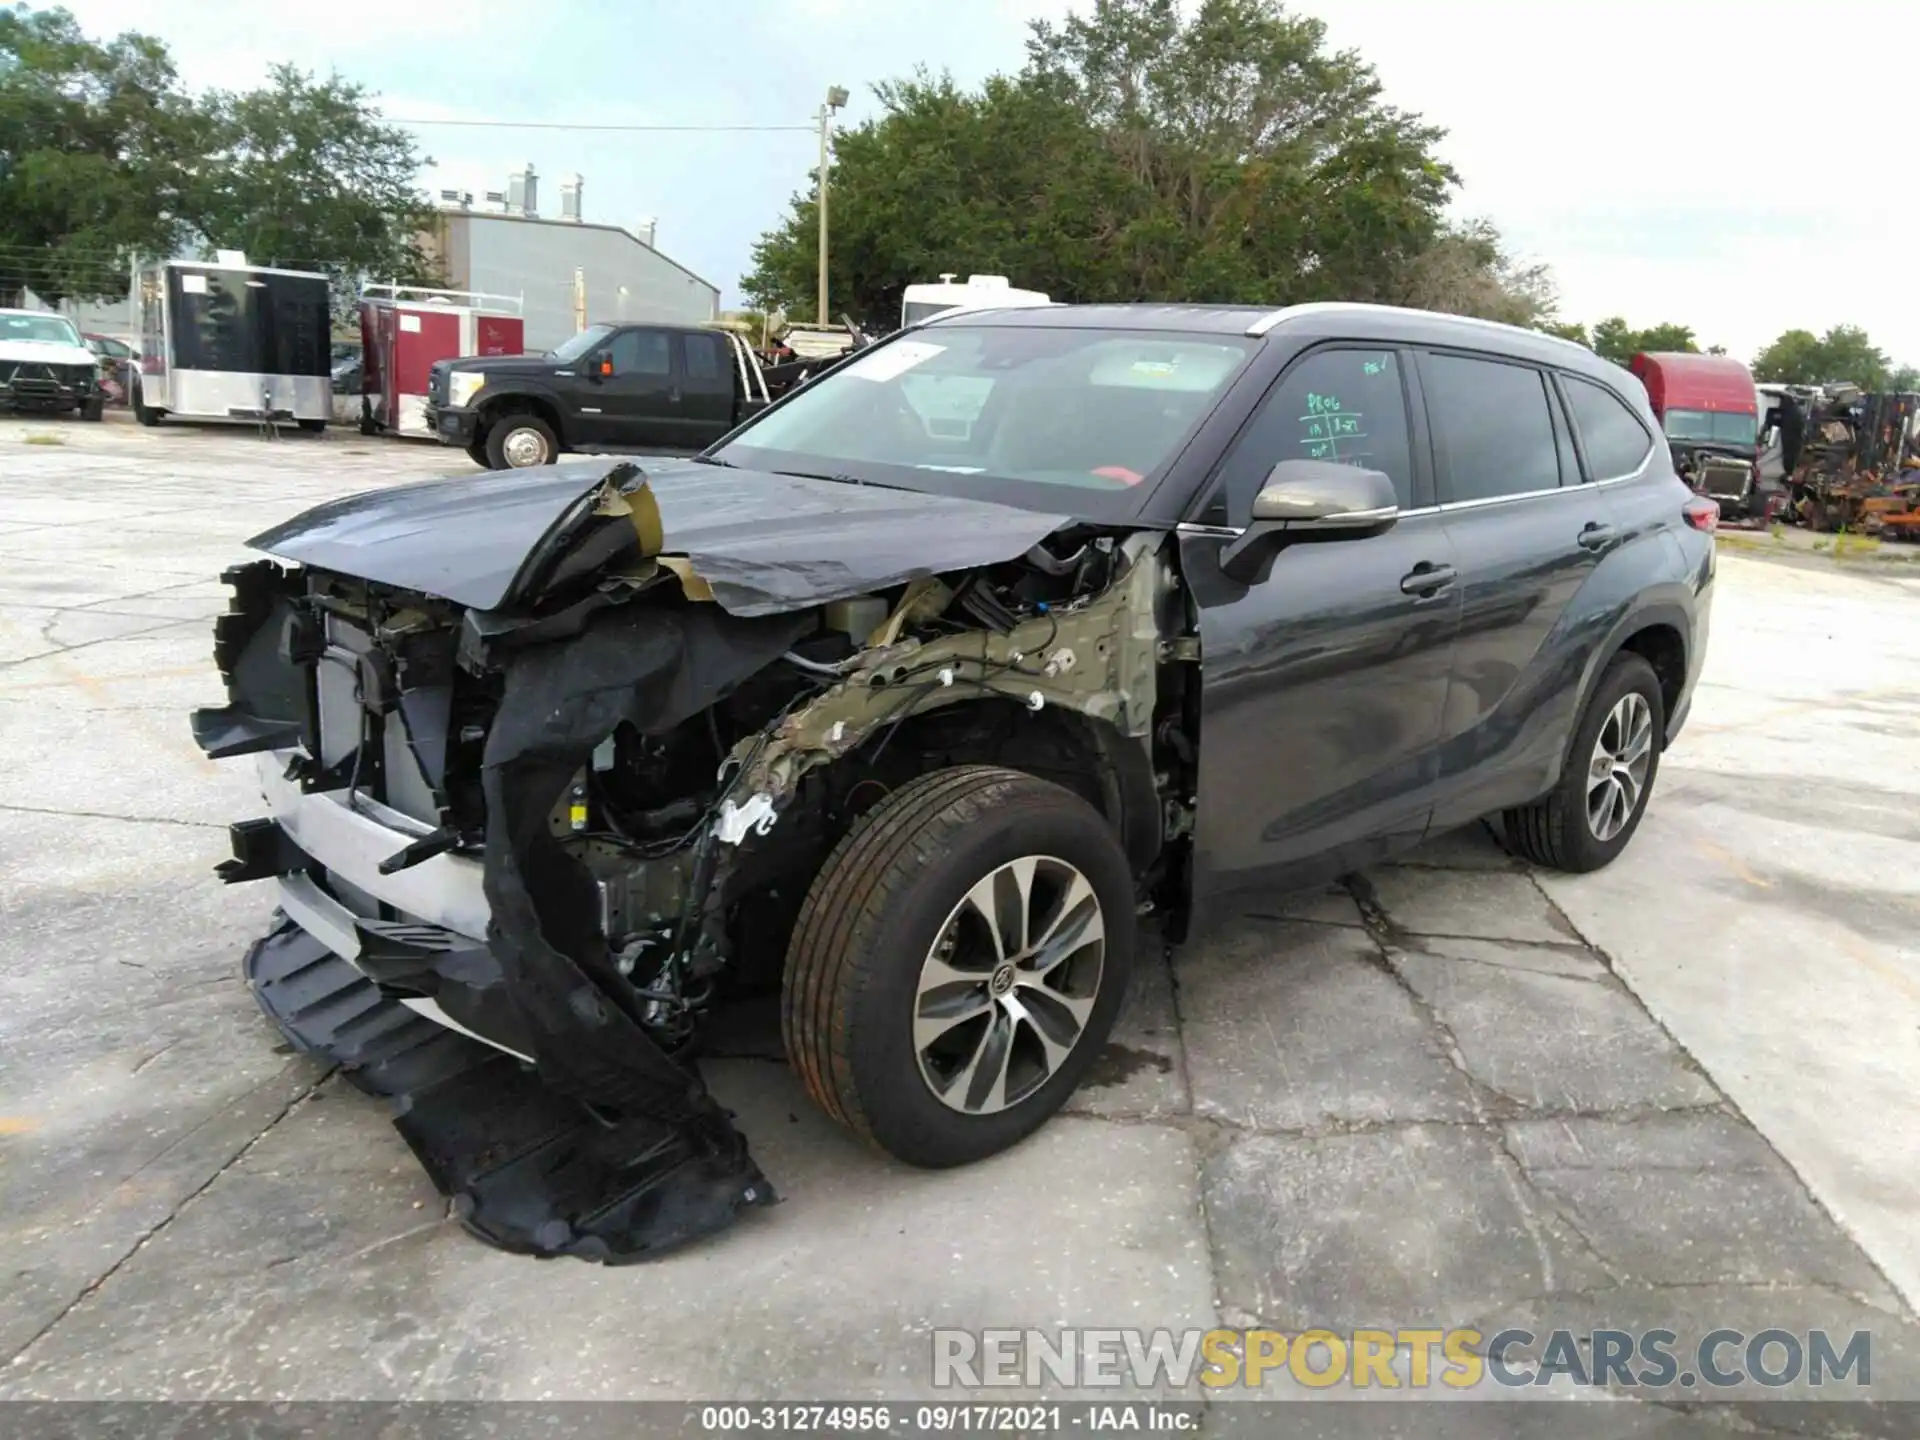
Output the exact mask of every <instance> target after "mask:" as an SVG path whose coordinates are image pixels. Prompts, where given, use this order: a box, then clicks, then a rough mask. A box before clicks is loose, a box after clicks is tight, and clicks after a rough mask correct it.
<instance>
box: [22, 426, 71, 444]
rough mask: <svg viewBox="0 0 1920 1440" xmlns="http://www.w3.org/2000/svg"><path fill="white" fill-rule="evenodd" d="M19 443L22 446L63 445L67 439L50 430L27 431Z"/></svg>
mask: <svg viewBox="0 0 1920 1440" xmlns="http://www.w3.org/2000/svg"><path fill="white" fill-rule="evenodd" d="M20 441H21V443H22V444H24V445H64V444H66V443H67V437H66V436H64V435H61V434H59V433H57V432H55V431H52V430H29V431H28V432H27V433H26V434H25V435H22V436H21V437H20Z"/></svg>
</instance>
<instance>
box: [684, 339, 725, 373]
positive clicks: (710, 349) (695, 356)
mask: <svg viewBox="0 0 1920 1440" xmlns="http://www.w3.org/2000/svg"><path fill="white" fill-rule="evenodd" d="M680 343H681V344H682V345H684V346H686V357H687V378H688V379H689V380H707V381H713V380H718V379H719V378H720V377H721V376H722V375H724V374H725V373H726V357H725V355H724V354H723V353H722V352H723V351H724V349H725V347H726V343H727V342H726V341H724V340H722V339H721V338H720V337H719V336H718V335H682V336H681V337H680Z"/></svg>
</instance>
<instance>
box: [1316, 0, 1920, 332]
mask: <svg viewBox="0 0 1920 1440" xmlns="http://www.w3.org/2000/svg"><path fill="white" fill-rule="evenodd" d="M1320 8H1321V10H1322V13H1324V14H1325V15H1326V18H1327V20H1328V22H1329V30H1330V33H1331V37H1332V39H1333V40H1334V41H1335V42H1336V43H1337V44H1341V45H1352V46H1355V47H1357V48H1358V49H1360V50H1361V52H1362V53H1363V54H1364V55H1365V56H1366V57H1367V58H1368V59H1369V60H1371V61H1373V62H1374V64H1375V65H1376V67H1377V68H1378V70H1379V71H1380V75H1381V78H1382V80H1383V81H1384V82H1385V85H1386V91H1387V95H1388V98H1389V99H1390V100H1392V101H1394V102H1395V103H1398V104H1401V105H1404V106H1406V107H1408V108H1410V109H1416V110H1420V111H1422V112H1424V113H1425V114H1426V116H1427V117H1428V118H1429V119H1431V120H1433V121H1434V122H1436V123H1438V124H1442V125H1445V126H1446V127H1447V128H1448V130H1449V131H1450V132H1451V133H1450V136H1449V139H1448V141H1447V143H1446V146H1445V152H1446V154H1447V156H1448V158H1449V159H1450V160H1451V161H1452V162H1453V164H1454V165H1455V166H1456V167H1457V168H1458V169H1459V171H1460V173H1461V176H1462V179H1463V180H1464V181H1465V187H1464V191H1463V193H1462V195H1461V198H1460V206H1461V208H1462V209H1463V210H1465V211H1467V212H1468V213H1473V214H1485V215H1488V216H1490V217H1491V218H1492V219H1493V220H1494V221H1495V222H1496V223H1497V224H1499V225H1500V226H1501V228H1502V229H1503V230H1504V231H1505V232H1506V233H1507V234H1508V235H1509V236H1510V237H1511V238H1512V239H1514V240H1515V241H1516V242H1518V243H1519V244H1520V245H1521V246H1523V247H1524V248H1525V249H1526V250H1527V251H1528V252H1529V253H1530V254H1531V255H1532V256H1533V257H1534V258H1537V259H1542V260H1545V261H1547V262H1548V263H1550V264H1551V265H1552V266H1553V269H1554V272H1555V274H1556V276H1557V278H1558V280H1559V283H1560V288H1561V293H1562V299H1563V304H1562V309H1563V310H1564V311H1565V312H1566V313H1567V314H1568V315H1569V316H1570V317H1573V318H1578V319H1585V320H1594V319H1598V318H1600V317H1602V316H1605V315H1611V314H1624V315H1625V316H1626V317H1627V318H1628V319H1629V320H1631V321H1633V322H1635V323H1638V324H1647V323H1653V322H1658V321H1664V320H1674V321H1679V322H1681V323H1684V324H1690V325H1692V326H1693V327H1694V329H1695V331H1696V333H1698V334H1699V335H1700V336H1701V338H1702V339H1703V340H1704V341H1707V342H1713V341H1718V342H1720V343H1723V344H1726V345H1727V346H1728V347H1729V348H1730V349H1732V350H1733V351H1734V353H1736V354H1746V355H1751V353H1752V352H1753V351H1755V350H1757V349H1758V348H1759V347H1760V346H1762V345H1764V344H1765V343H1766V342H1767V341H1769V340H1771V339H1772V338H1773V337H1774V336H1775V335H1777V334H1779V332H1780V331H1782V330H1784V329H1787V328H1789V327H1791V326H1802V327H1805V328H1809V329H1815V330H1819V329H1825V328H1826V327H1828V326H1830V325H1836V324H1859V325H1863V326H1865V327H1866V329H1867V330H1868V332H1869V333H1870V334H1871V335H1872V336H1873V337H1874V339H1875V340H1876V342H1877V343H1879V344H1880V345H1881V347H1882V348H1883V349H1887V350H1889V351H1891V352H1893V353H1894V354H1895V355H1896V356H1906V357H1910V358H1912V359H1914V360H1915V361H1916V362H1920V289H1916V288H1915V287H1914V286H1913V285H1912V284H1911V283H1910V281H1909V279H1908V278H1907V274H1906V263H1905V261H1904V259H1903V257H1902V254H1901V252H1902V250H1903V248H1905V246H1906V244H1907V243H1908V242H1903V241H1902V240H1901V239H1899V238H1898V237H1900V236H1902V235H1903V234H1911V233H1912V231H1913V227H1914V225H1915V223H1916V222H1917V221H1920V195H1916V192H1915V190H1914V188H1913V185H1912V175H1913V167H1912V160H1911V152H1910V151H1909V150H1908V149H1907V148H1906V142H1907V137H1909V136H1910V135H1911V133H1912V128H1913V126H1912V120H1911V118H1910V117H1911V115H1912V113H1913V112H1912V110H1911V103H1912V102H1911V101H1910V99H1909V98H1908V96H1907V94H1906V93H1903V87H1902V86H1901V85H1899V84H1898V83H1896V81H1897V79H1898V75H1899V68H1898V67H1899V66H1900V65H1901V64H1902V63H1903V62H1902V58H1901V57H1907V56H1912V55H1915V54H1917V53H1920V6H1896V5H1893V4H1886V5H1879V4H1868V5H1865V6H1860V7H1857V8H1856V9H1855V10H1853V11H1851V12H1848V15H1847V18H1845V19H1844V20H1842V19H1836V18H1834V17H1831V16H1827V15H1826V14H1825V13H1824V12H1822V11H1820V10H1819V9H1818V8H1815V9H1812V10H1809V9H1808V8H1807V7H1806V6H1805V5H1804V4H1781V3H1766V0H1665V3H1654V0H1607V3H1604V4H1578V3H1565V0H1563V3H1560V4H1550V3H1545V0H1456V3H1454V4H1452V5H1433V4H1430V3H1427V4H1421V3H1411V0H1373V3H1369V4H1366V5H1360V4H1353V3H1332V4H1327V5H1324V6H1322V7H1320ZM1835 26H1838V28H1837V29H1836V28H1834V27H1835ZM1809 47H1811V51H1810V49H1809Z"/></svg>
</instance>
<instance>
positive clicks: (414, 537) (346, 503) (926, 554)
mask: <svg viewBox="0 0 1920 1440" xmlns="http://www.w3.org/2000/svg"><path fill="white" fill-rule="evenodd" d="M610 480H611V481H612V482H613V484H614V485H615V486H616V487H617V489H618V490H619V491H620V492H621V493H623V494H634V493H636V492H638V491H639V490H640V488H641V487H642V486H645V487H646V489H647V491H648V492H649V493H650V495H651V498H652V501H653V503H654V506H655V507H656V509H657V516H658V523H659V530H660V546H661V554H663V555H665V556H671V557H681V558H684V560H685V562H686V568H687V569H690V570H691V571H692V572H693V574H694V575H695V576H697V577H698V579H699V581H700V582H702V583H703V584H704V586H705V587H706V588H707V591H708V592H710V594H711V596H712V598H713V600H714V601H715V602H716V603H718V604H719V605H720V606H721V608H723V609H725V610H728V611H731V612H732V613H733V614H735V615H743V616H752V615H769V614H776V613H780V612H782V611H788V610H798V609H803V608H806V607H808V606H812V605H818V604H824V603H825V602H827V601H829V600H840V599H846V598H848V597H851V596H855V595H864V594H870V593H872V592H873V591H875V590H883V589H886V588H888V587H890V586H894V585H899V584H903V583H905V582H906V581H908V580H912V579H915V578H918V577H920V576H924V575H934V574H941V573H947V572H952V571H957V570H966V569H972V568H974V567H976V566H982V565H992V564H997V563H999V562H1001V561H1005V560H1011V559H1014V558H1015V557H1017V556H1020V555H1023V554H1025V553H1026V552H1027V551H1028V550H1029V549H1031V548H1032V547H1033V546H1034V545H1036V544H1038V543H1039V542H1040V541H1041V540H1043V539H1045V538H1046V537H1047V536H1048V535H1050V534H1052V533H1053V531H1055V530H1057V529H1059V528H1060V527H1061V526H1063V525H1066V524H1069V523H1071V521H1070V517H1068V516H1064V515H1045V514H1039V513H1036V512H1033V511H1028V510H1018V509H1014V508H1013V507H1011V506H1006V505H995V504H991V503H989V502H987V501H983V500H970V499H964V498H960V497H957V496H950V495H929V494H923V493H921V492H919V491H911V490H888V489H881V488H877V487H874V486H864V485H856V484H843V483H840V482H836V481H830V480H811V479H807V478H804V477H801V476H796V475H779V474H774V473H772V472H768V471H758V470H741V469H733V468H729V467H725V466H718V465H705V464H699V463H696V462H692V461H669V462H665V463H662V464H658V465H655V464H654V463H652V462H648V464H647V466H646V467H645V468H644V469H642V468H641V467H640V466H639V465H636V464H634V463H631V462H626V463H622V464H620V465H616V466H613V467H611V468H610V467H608V466H607V465H606V464H605V463H604V462H593V463H587V462H582V463H576V464H567V465H550V466H540V467H537V468H534V469H528V470H503V471H489V472H485V473H482V474H478V475H471V476H461V477H457V478H451V479H444V480H429V481H425V482H423V483H420V484H415V485H400V486H394V487H391V488H389V489H384V490H375V491H370V492H368V493H366V494H362V495H354V496H350V497H348V498H346V499H343V500H335V501H330V502H328V503H327V504H324V505H320V506H316V507H315V508H314V509H311V510H308V511H307V512H305V513H304V514H302V515H299V516H297V517H295V518H294V519H292V520H289V521H287V522H285V523H284V524H281V525H277V526H275V527H274V528H273V529H271V530H268V531H266V532H264V533H263V534H260V535H256V536H255V537H254V538H253V539H252V540H250V541H248V542H247V543H248V544H249V545H251V546H252V547H253V548H254V549H256V550H261V551H264V552H266V553H267V554H270V555H273V556H276V557H278V558H280V559H283V560H289V561H295V562H298V563H300V564H303V565H311V566H314V567H316V568H318V569H323V570H332V571H335V572H337V573H340V574H344V575H353V576H358V577H361V578H363V579H367V580H373V581H377V582H379V583H381V584H386V585H394V586H399V587H401V588H404V589H409V590H418V591H422V592H424V593H426V594H429V595H439V596H443V597H444V598H446V599H449V600H452V601H455V602H456V603H458V604H461V605H465V606H468V607H470V608H472V609H475V610H499V609H515V608H521V607H525V606H527V605H531V604H533V603H534V602H536V601H538V600H539V599H540V598H541V596H542V595H543V594H544V593H546V592H547V591H549V590H551V589H553V588H555V587H556V586H557V585H558V584H560V583H561V582H562V581H563V580H565V579H568V578H572V577H576V576H582V575H587V574H595V573H600V572H604V571H609V570H613V569H617V568H618V567H619V566H620V565H621V564H623V563H632V562H637V561H638V560H640V559H641V558H643V557H642V553H641V541H640V537H639V534H638V532H637V528H636V526H635V525H634V524H633V523H632V520H631V517H630V516H629V515H627V514H621V513H609V512H608V510H607V508H606V507H605V505H604V503H603V499H604V490H605V487H606V485H607V483H608V482H609V481H610ZM702 598H705V597H704V596H702Z"/></svg>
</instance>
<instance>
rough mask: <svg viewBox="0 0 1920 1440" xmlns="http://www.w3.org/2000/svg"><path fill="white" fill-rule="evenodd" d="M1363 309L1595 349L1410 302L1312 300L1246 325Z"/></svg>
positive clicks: (1259, 328)
mask: <svg viewBox="0 0 1920 1440" xmlns="http://www.w3.org/2000/svg"><path fill="white" fill-rule="evenodd" d="M1356 310H1357V311H1360V312H1362V313H1365V314H1376V315H1418V316H1421V317H1423V318H1428V319H1434V320H1445V321H1452V322H1453V323H1455V324H1458V325H1466V326H1470V327H1472V328H1474V329H1476V330H1493V331H1497V332H1499V333H1500V334H1502V335H1527V336H1530V337H1532V338H1533V339H1535V340H1547V341H1553V342H1557V343H1559V344H1561V345H1571V346H1573V347H1574V348H1575V349H1577V350H1584V351H1586V353H1587V354H1589V355H1591V354H1592V353H1593V351H1591V350H1588V349H1587V347H1586V346H1584V345H1582V344H1580V343H1579V342H1578V341H1575V340H1567V339H1563V338H1562V337H1560V336H1558V335H1552V334H1549V333H1548V332H1547V331H1545V330H1529V329H1528V328H1527V327H1526V326H1524V325H1508V324H1506V323H1505V322H1504V321H1500V320H1482V319H1480V317H1479V316H1477V315H1455V314H1452V313H1451V312H1449V311H1446V310H1422V309H1419V308H1417V307H1415V306H1411V305H1370V304H1366V303H1364V302H1362V301H1358V300H1351V301H1349V300H1310V301H1308V302H1306V303H1304V304H1301V305H1283V306H1281V307H1280V308H1279V309H1278V310H1270V311H1268V312H1267V313H1266V314H1265V315H1262V316H1261V317H1260V318H1259V319H1258V320H1256V321H1254V322H1253V323H1252V324H1251V325H1249V326H1248V327H1247V330H1246V333H1247V334H1248V335H1250V336H1259V335H1265V334H1266V333H1267V332H1268V331H1270V330H1272V329H1273V328H1274V327H1275V326H1276V325H1278V324H1279V323H1280V322H1281V321H1282V320H1291V319H1293V318H1294V317H1295V316H1297V315H1326V314H1331V313H1336V312H1351V311H1356Z"/></svg>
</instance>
